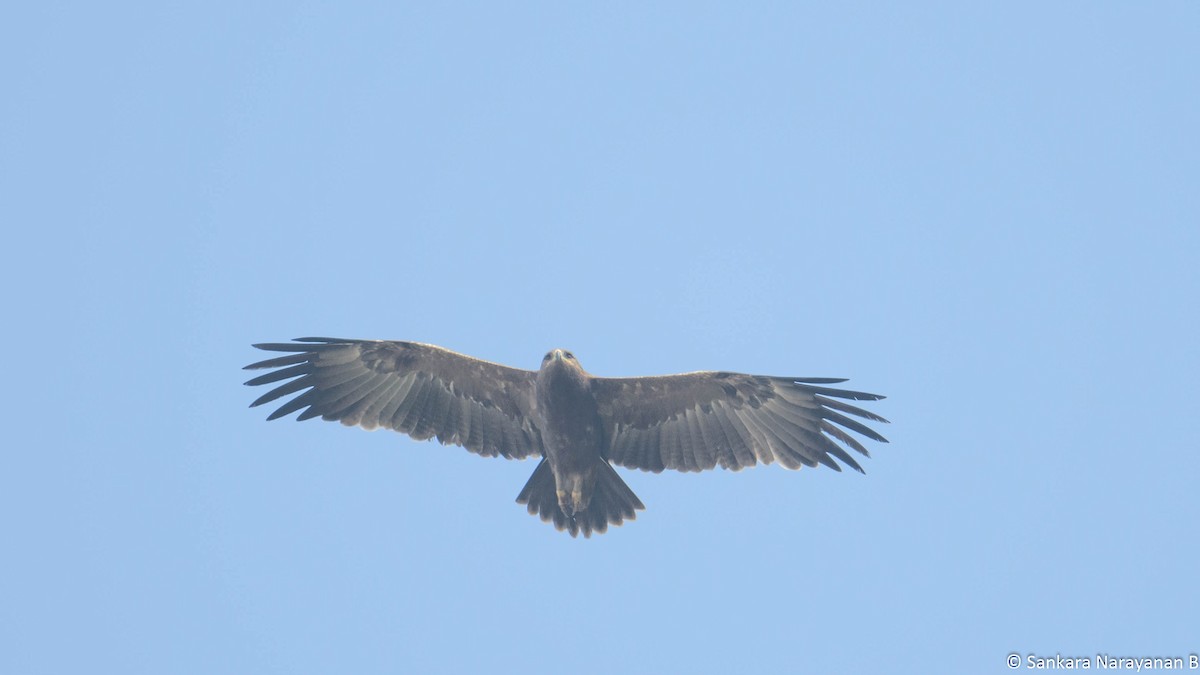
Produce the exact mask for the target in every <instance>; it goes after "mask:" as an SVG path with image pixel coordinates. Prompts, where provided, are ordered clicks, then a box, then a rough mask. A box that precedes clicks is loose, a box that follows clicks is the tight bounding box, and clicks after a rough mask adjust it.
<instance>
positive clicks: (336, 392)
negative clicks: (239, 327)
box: [246, 338, 542, 459]
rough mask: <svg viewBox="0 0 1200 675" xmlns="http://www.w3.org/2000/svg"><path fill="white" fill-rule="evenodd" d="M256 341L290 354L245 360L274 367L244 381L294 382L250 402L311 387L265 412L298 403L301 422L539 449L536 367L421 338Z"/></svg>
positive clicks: (501, 451) (283, 411)
mask: <svg viewBox="0 0 1200 675" xmlns="http://www.w3.org/2000/svg"><path fill="white" fill-rule="evenodd" d="M254 346H255V347H258V348H259V349H265V350H267V351H274V352H290V353H289V355H287V356H280V357H277V358H273V359H267V360H266V361H259V362H258V363H252V364H250V365H248V366H246V369H247V370H256V369H261V368H278V370H274V371H272V372H269V373H266V374H264V375H260V376H258V377H256V378H254V379H252V380H250V381H248V382H246V384H248V385H252V386H255V385H261V384H269V383H273V382H279V381H281V380H290V381H288V382H285V383H283V384H281V385H279V386H277V387H276V388H274V389H272V390H271V391H269V392H267V393H266V394H263V395H262V396H261V397H259V399H258V400H256V401H255V402H254V403H251V404H250V407H254V406H257V405H262V404H263V403H268V402H270V401H274V400H275V399H278V398H280V397H283V396H287V395H289V394H294V393H296V392H299V391H302V390H305V389H307V391H304V393H302V394H300V395H299V396H297V397H295V398H293V399H292V400H290V401H288V402H286V403H284V404H283V405H282V406H280V408H279V409H278V410H276V411H275V412H273V413H271V415H270V417H268V418H267V419H269V420H273V419H276V418H279V417H283V416H284V415H288V414H290V413H293V412H295V411H297V410H302V409H303V412H301V413H300V415H298V416H297V419H298V420H306V419H311V418H313V417H321V418H322V419H325V420H338V421H340V422H341V423H342V424H345V425H358V426H360V427H363V428H364V429H375V428H377V427H383V428H386V429H393V430H395V431H399V432H402V433H405V434H408V435H409V436H412V437H413V438H415V439H417V440H425V439H427V438H431V437H434V436H436V437H437V439H438V440H439V441H441V442H442V443H447V444H454V445H461V446H463V447H465V448H466V449H468V450H470V451H471V452H474V453H476V454H479V455H484V456H486V457H495V456H497V455H499V456H501V457H507V458H511V459H520V458H522V457H528V456H530V455H540V454H541V453H542V446H541V440H540V437H539V436H538V433H537V431H536V430H535V429H534V427H533V424H532V421H531V418H530V414H529V413H530V408H531V406H532V400H533V382H534V377H535V375H536V373H533V372H532V371H528V370H520V369H518V368H509V367H507V366H502V365H499V364H496V363H491V362H489V361H483V360H481V359H475V358H471V357H469V356H465V355H463V354H458V353H456V352H452V351H450V350H449V349H443V348H441V347H435V346H433V345H426V344H421V343H417V342H393V341H383V340H342V339H337V338H297V339H296V340H295V341H294V342H288V343H272V344H257V345H254ZM292 378H296V379H292Z"/></svg>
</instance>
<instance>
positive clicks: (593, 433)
mask: <svg viewBox="0 0 1200 675" xmlns="http://www.w3.org/2000/svg"><path fill="white" fill-rule="evenodd" d="M569 354H570V352H564V351H563V350H561V349H555V350H554V351H552V352H550V353H549V354H547V357H548V358H547V359H546V360H544V361H543V363H542V368H541V370H539V371H538V375H537V380H535V388H536V394H535V400H536V402H537V407H536V408H535V413H534V416H535V418H536V419H537V422H538V428H539V429H540V430H541V436H542V447H543V449H544V450H545V455H546V461H547V462H549V463H550V472H551V473H552V474H554V483H555V485H556V486H557V496H558V505H559V508H561V509H562V510H563V513H565V514H566V515H568V516H573V515H574V514H575V513H576V512H583V511H585V510H587V507H588V502H589V501H590V500H591V496H592V489H593V487H594V486H595V484H596V468H597V465H598V464H599V463H600V462H601V461H603V460H602V459H601V456H600V453H601V451H602V450H603V447H602V443H603V440H604V433H603V430H602V429H601V426H600V425H601V422H600V411H599V410H597V409H596V400H595V398H594V397H593V396H592V391H591V387H590V386H589V384H588V382H587V378H586V376H585V374H584V373H583V371H582V370H581V369H580V368H579V366H578V364H576V363H575V359H574V357H573V356H570V357H568V355H569Z"/></svg>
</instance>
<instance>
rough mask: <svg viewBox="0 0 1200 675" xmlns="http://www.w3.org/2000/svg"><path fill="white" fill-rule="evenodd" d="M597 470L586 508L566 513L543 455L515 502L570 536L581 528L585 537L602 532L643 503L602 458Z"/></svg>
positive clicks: (629, 515)
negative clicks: (572, 513) (523, 505)
mask: <svg viewBox="0 0 1200 675" xmlns="http://www.w3.org/2000/svg"><path fill="white" fill-rule="evenodd" d="M599 461H600V467H599V469H598V470H597V472H596V486H595V488H594V492H593V493H592V499H591V501H590V502H589V503H588V507H587V509H586V510H584V511H582V512H579V513H576V514H575V515H574V516H568V515H567V514H565V513H563V511H562V509H561V508H559V506H558V492H557V489H556V486H555V483H554V472H552V471H551V470H550V463H549V462H547V461H546V460H545V459H543V460H542V461H541V463H540V464H538V466H537V468H536V469H534V471H533V475H532V476H530V477H529V481H528V482H527V483H525V487H524V488H523V489H522V490H521V494H519V495H517V503H518V504H525V505H526V506H527V507H528V510H529V513H530V514H532V515H535V516H538V517H540V518H541V519H542V521H543V522H547V523H551V522H552V523H554V527H555V529H557V530H559V531H564V530H565V531H567V532H569V533H570V534H571V536H572V537H577V536H579V534H580V533H581V532H582V533H583V536H584V537H590V536H592V533H593V532H595V533H596V534H603V533H604V532H605V531H607V530H608V526H609V525H620V524H621V523H623V522H624V521H626V520H633V519H634V518H636V517H637V516H636V512H637V511H639V510H643V509H645V508H646V507H645V506H644V505H642V500H640V499H638V497H637V495H635V494H634V493H633V490H630V489H629V486H628V485H626V484H625V481H623V480H621V476H620V475H618V474H617V472H616V470H615V469H613V468H612V466H611V465H609V463H608V462H606V461H604V460H599Z"/></svg>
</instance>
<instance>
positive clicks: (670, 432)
mask: <svg viewBox="0 0 1200 675" xmlns="http://www.w3.org/2000/svg"><path fill="white" fill-rule="evenodd" d="M592 382H593V384H592V386H593V392H594V393H595V396H596V402H597V403H598V405H599V408H600V415H601V418H602V419H603V420H604V424H605V427H606V432H607V439H608V440H607V443H608V450H607V453H606V455H605V456H606V457H607V458H608V459H609V460H610V461H612V462H614V463H616V464H620V465H621V466H626V467H629V468H633V469H643V470H646V471H654V472H656V473H657V472H659V471H662V470H663V469H675V470H677V471H704V470H706V469H711V468H713V467H714V466H716V465H718V464H720V465H721V466H722V467H724V468H726V469H732V470H734V471H737V470H739V469H742V468H743V467H747V466H754V465H755V464H756V463H758V462H762V463H764V464H770V463H771V462H774V461H778V462H779V463H780V464H782V465H783V466H784V467H786V468H789V469H799V468H800V467H801V466H816V465H817V464H818V463H820V464H824V465H826V466H828V467H830V468H832V469H835V470H837V471H841V470H842V469H841V466H839V465H838V463H837V462H836V461H834V459H833V457H836V458H837V459H839V460H841V461H842V462H843V463H845V464H846V465H848V466H850V467H853V468H854V469H856V470H858V471H860V472H861V471H862V467H860V466H859V465H858V462H856V461H854V458H853V457H851V456H850V454H849V453H848V452H846V448H847V447H848V448H852V449H854V450H856V451H857V452H860V453H862V454H863V455H864V456H869V453H868V452H867V449H866V448H864V447H863V446H862V444H861V443H859V442H858V441H857V440H855V439H854V438H853V437H852V436H851V435H850V434H849V433H847V432H846V430H847V429H848V430H850V431H854V432H857V433H859V434H862V435H863V436H866V437H867V438H871V439H874V440H876V441H880V442H883V443H886V442H887V439H885V438H884V437H883V436H880V435H879V434H878V433H876V432H875V431H873V430H871V429H870V428H868V427H867V426H866V425H864V424H863V423H861V422H858V421H857V420H854V419H851V418H850V417H847V416H846V415H843V414H842V413H848V414H850V415H855V416H858V417H862V418H865V419H868V420H873V421H875V422H884V423H886V422H887V420H885V419H883V418H882V417H880V416H878V415H874V414H872V413H869V412H867V411H865V410H862V409H860V408H856V407H854V406H852V405H849V404H847V403H844V402H842V401H838V400H836V399H853V400H857V401H875V400H878V399H881V398H884V397H883V396H878V395H876V394H866V393H863V392H858V391H846V390H843V389H832V388H829V387H823V386H819V385H824V384H835V383H837V382H845V380H844V379H836V378H795V377H767V376H762V375H743V374H741V373H715V372H701V373H686V374H683V375H667V376H663V377H631V378H595V379H593V380H592ZM843 427H844V429H843ZM836 441H840V442H841V443H842V444H843V445H844V446H845V447H843V445H839V444H838V443H837V442H836ZM830 455H832V456H833V457H830Z"/></svg>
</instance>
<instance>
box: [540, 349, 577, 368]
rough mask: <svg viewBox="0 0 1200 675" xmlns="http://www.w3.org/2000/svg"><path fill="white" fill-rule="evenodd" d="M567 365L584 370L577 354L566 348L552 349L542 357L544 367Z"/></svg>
mask: <svg viewBox="0 0 1200 675" xmlns="http://www.w3.org/2000/svg"><path fill="white" fill-rule="evenodd" d="M564 366H565V367H567V368H570V369H572V370H583V368H582V367H581V366H580V365H579V361H577V360H576V359H575V355H574V354H572V353H571V352H569V351H567V350H566V349H551V350H550V351H548V352H546V355H545V356H543V357H542V368H543V369H545V368H558V367H564Z"/></svg>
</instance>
